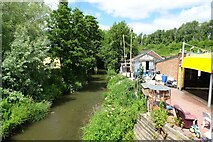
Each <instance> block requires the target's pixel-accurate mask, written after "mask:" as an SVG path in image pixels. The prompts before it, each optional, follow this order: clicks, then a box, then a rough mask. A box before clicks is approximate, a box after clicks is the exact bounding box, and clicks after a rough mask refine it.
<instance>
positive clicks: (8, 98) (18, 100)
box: [0, 88, 51, 138]
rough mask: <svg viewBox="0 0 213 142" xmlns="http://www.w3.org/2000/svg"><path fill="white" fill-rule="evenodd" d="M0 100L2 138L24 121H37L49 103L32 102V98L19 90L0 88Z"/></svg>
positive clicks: (0, 132)
mask: <svg viewBox="0 0 213 142" xmlns="http://www.w3.org/2000/svg"><path fill="white" fill-rule="evenodd" d="M0 93H1V94H2V100H1V102H0V107H1V110H2V122H1V123H2V125H1V126H2V128H1V130H0V135H1V136H2V137H3V138H4V137H7V136H9V135H10V134H11V132H12V131H13V130H14V129H15V128H17V126H20V125H22V124H24V123H26V122H33V121H38V120H40V119H42V118H44V117H45V116H46V114H47V113H48V110H49V108H50V106H51V104H50V103H49V102H47V101H43V102H34V101H33V100H32V98H27V97H24V95H23V94H22V93H20V92H16V91H13V92H11V91H9V90H6V89H2V88H0Z"/></svg>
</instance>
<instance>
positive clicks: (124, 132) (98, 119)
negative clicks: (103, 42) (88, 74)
mask: <svg viewBox="0 0 213 142" xmlns="http://www.w3.org/2000/svg"><path fill="white" fill-rule="evenodd" d="M108 78H109V82H108V84H107V88H108V89H109V91H107V92H106V93H104V96H105V99H104V101H103V104H102V107H101V109H100V110H99V111H97V112H96V113H95V114H94V116H92V118H91V119H90V122H89V123H88V124H87V126H86V127H84V128H83V140H134V138H135V136H134V133H133V128H134V124H135V122H136V120H137V118H138V115H139V113H141V112H144V111H146V105H145V103H146V102H145V98H144V97H143V96H142V94H141V92H139V91H136V90H137V88H136V84H135V83H136V82H134V81H131V80H129V79H128V78H126V77H124V76H122V75H112V76H111V77H108ZM136 92H137V93H136Z"/></svg>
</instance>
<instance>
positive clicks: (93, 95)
mask: <svg viewBox="0 0 213 142" xmlns="http://www.w3.org/2000/svg"><path fill="white" fill-rule="evenodd" d="M105 78H106V75H104V74H101V75H100V74H97V75H93V76H92V80H91V81H90V82H89V84H87V85H86V86H85V87H84V88H82V90H81V91H76V92H74V93H73V94H69V95H65V96H62V97H61V98H60V99H59V100H57V101H55V104H54V107H52V108H51V111H50V113H49V115H48V116H47V117H46V118H45V119H43V120H41V121H39V122H35V123H33V124H30V125H29V126H27V127H25V128H23V129H22V130H19V132H18V133H16V134H15V135H14V136H12V137H11V138H9V140H80V139H81V137H82V131H81V128H82V127H83V126H85V124H86V123H87V122H88V120H89V117H90V115H91V113H92V112H93V107H94V106H96V105H97V104H100V103H101V102H102V100H103V96H102V95H101V94H102V93H103V92H105V90H106V80H105Z"/></svg>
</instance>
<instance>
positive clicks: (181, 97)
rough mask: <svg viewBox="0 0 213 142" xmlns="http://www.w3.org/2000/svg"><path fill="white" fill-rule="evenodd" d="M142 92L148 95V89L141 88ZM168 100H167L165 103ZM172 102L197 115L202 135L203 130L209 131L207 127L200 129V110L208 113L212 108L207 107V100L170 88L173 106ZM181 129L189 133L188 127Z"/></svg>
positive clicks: (200, 127)
mask: <svg viewBox="0 0 213 142" xmlns="http://www.w3.org/2000/svg"><path fill="white" fill-rule="evenodd" d="M143 93H144V94H145V95H148V89H146V90H144V89H143ZM168 102H169V100H168V101H167V103H168ZM174 104H178V105H179V106H180V107H181V108H182V109H183V110H184V111H188V112H190V113H191V114H193V115H195V116H196V117H197V119H198V127H199V130H200V131H201V134H202V136H204V133H205V132H207V131H209V129H208V128H206V127H204V128H203V129H202V122H203V116H202V112H207V113H209V114H210V115H212V114H213V110H212V109H211V108H212V106H211V107H207V102H205V101H203V100H202V99H201V98H199V97H196V96H195V95H193V94H191V93H189V92H187V91H185V90H183V91H180V90H178V89H176V88H171V105H172V106H173V105H174ZM172 113H174V111H172ZM181 131H182V133H184V134H185V135H190V132H189V129H182V130H181Z"/></svg>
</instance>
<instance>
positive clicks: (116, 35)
mask: <svg viewBox="0 0 213 142" xmlns="http://www.w3.org/2000/svg"><path fill="white" fill-rule="evenodd" d="M123 35H124V38H125V54H127V59H128V58H129V52H130V51H129V50H130V37H131V31H130V27H129V26H128V25H127V24H126V23H125V22H124V21H122V22H118V23H114V24H113V26H112V27H111V28H110V29H109V30H108V31H104V32H103V37H104V39H103V40H102V47H101V49H100V52H99V54H100V56H101V57H102V58H103V60H104V62H105V66H106V68H107V69H113V70H115V71H118V69H119V66H120V63H121V62H123V61H124V58H123V57H124V48H123V47H124V46H123V44H124V43H123ZM132 35H133V39H135V41H136V38H135V37H136V34H134V33H133V34H132ZM133 43H137V42H134V40H133ZM134 48H136V47H135V45H133V53H135V54H137V53H136V52H137V50H134Z"/></svg>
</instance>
